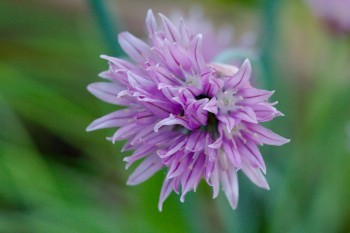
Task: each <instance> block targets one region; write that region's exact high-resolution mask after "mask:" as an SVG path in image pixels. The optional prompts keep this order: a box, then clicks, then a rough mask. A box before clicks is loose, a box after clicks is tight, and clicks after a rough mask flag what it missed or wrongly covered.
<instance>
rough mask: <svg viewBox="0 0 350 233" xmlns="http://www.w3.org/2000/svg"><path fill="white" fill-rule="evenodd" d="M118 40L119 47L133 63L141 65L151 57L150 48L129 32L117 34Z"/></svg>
mask: <svg viewBox="0 0 350 233" xmlns="http://www.w3.org/2000/svg"><path fill="white" fill-rule="evenodd" d="M118 39H119V44H120V46H121V47H122V48H123V50H124V51H125V52H126V53H127V54H128V55H129V56H130V57H131V58H132V59H133V60H134V61H136V62H138V63H143V62H145V61H146V60H147V59H148V58H150V57H152V52H151V49H150V47H149V46H148V45H147V44H146V43H145V42H143V41H142V40H140V39H139V38H137V37H135V36H133V35H132V34H130V33H129V32H122V33H119V35H118Z"/></svg>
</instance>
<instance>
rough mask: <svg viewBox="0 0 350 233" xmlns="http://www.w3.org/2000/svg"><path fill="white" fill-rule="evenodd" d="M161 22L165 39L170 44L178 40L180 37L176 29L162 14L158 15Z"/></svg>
mask: <svg viewBox="0 0 350 233" xmlns="http://www.w3.org/2000/svg"><path fill="white" fill-rule="evenodd" d="M159 16H160V18H161V19H162V22H163V27H164V31H165V36H166V38H167V39H168V40H169V41H171V42H176V41H179V40H180V35H179V32H178V30H177V29H176V27H175V26H174V24H173V23H172V22H170V20H169V19H168V18H167V17H166V16H164V15H163V14H159Z"/></svg>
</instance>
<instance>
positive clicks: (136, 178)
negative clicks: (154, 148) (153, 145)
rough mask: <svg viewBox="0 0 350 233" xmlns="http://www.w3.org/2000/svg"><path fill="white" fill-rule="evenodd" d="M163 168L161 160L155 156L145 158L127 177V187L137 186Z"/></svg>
mask: <svg viewBox="0 0 350 233" xmlns="http://www.w3.org/2000/svg"><path fill="white" fill-rule="evenodd" d="M162 167H163V163H162V160H161V159H160V158H159V157H158V156H157V155H156V154H155V155H152V156H149V157H147V158H146V159H145V160H144V161H142V163H141V164H140V165H139V166H138V167H137V168H136V169H135V171H134V172H133V173H132V174H131V175H130V176H129V179H128V182H127V184H128V185H137V184H140V183H142V182H144V181H145V180H147V179H148V178H150V177H151V176H152V175H154V173H156V172H157V171H159V170H160V169H161V168H162Z"/></svg>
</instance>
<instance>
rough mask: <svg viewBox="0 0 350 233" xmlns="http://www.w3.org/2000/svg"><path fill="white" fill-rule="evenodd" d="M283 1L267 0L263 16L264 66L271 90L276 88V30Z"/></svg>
mask: <svg viewBox="0 0 350 233" xmlns="http://www.w3.org/2000/svg"><path fill="white" fill-rule="evenodd" d="M280 3H281V0H265V1H264V14H263V28H264V34H263V41H262V54H261V59H262V64H263V67H264V69H265V72H266V76H265V81H266V88H267V89H271V88H273V86H274V79H275V70H274V68H273V66H274V62H275V61H274V48H275V47H276V30H277V27H276V26H277V25H276V23H277V22H278V20H277V19H278V7H279V4H280Z"/></svg>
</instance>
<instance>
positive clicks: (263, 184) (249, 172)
mask: <svg viewBox="0 0 350 233" xmlns="http://www.w3.org/2000/svg"><path fill="white" fill-rule="evenodd" d="M242 171H243V172H244V174H245V175H246V176H247V177H248V178H249V179H250V180H251V181H252V182H253V183H254V184H255V185H256V186H258V187H260V188H264V189H267V190H269V189H270V187H269V184H268V183H267V181H266V178H265V176H264V174H263V173H262V172H261V171H260V169H259V168H256V167H252V166H250V165H249V164H248V163H243V165H242Z"/></svg>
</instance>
